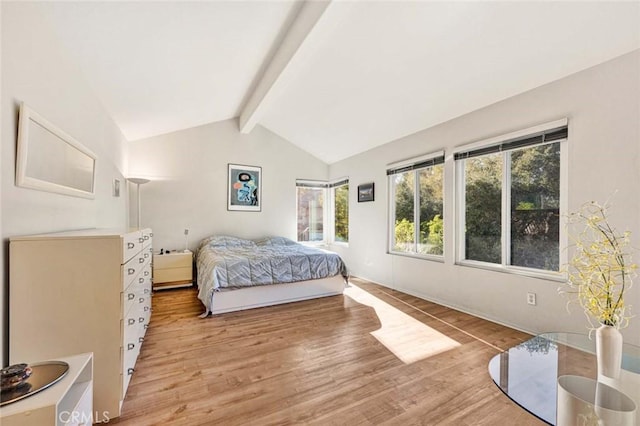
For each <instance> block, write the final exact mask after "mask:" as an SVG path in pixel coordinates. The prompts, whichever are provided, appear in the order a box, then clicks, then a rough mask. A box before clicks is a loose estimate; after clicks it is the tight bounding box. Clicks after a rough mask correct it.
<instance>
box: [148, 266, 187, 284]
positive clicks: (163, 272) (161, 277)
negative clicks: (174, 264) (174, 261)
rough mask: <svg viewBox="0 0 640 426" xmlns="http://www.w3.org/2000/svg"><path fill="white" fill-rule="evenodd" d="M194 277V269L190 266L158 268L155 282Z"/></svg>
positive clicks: (154, 278)
mask: <svg viewBox="0 0 640 426" xmlns="http://www.w3.org/2000/svg"><path fill="white" fill-rule="evenodd" d="M192 279H193V276H192V269H191V267H190V266H189V267H188V268H173V269H156V270H155V275H154V277H153V282H154V283H170V282H174V281H191V280H192Z"/></svg>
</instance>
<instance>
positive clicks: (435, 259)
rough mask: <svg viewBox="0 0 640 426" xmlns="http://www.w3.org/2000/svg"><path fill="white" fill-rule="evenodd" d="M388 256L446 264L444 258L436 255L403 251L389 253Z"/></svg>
mask: <svg viewBox="0 0 640 426" xmlns="http://www.w3.org/2000/svg"><path fill="white" fill-rule="evenodd" d="M387 254H390V255H392V256H402V257H412V258H414V259H421V260H431V261H433V262H440V263H444V256H438V255H435V254H418V253H407V252H401V251H387Z"/></svg>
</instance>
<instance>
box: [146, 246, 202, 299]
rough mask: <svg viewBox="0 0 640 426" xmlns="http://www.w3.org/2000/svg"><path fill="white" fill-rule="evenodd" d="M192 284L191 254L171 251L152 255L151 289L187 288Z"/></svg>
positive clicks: (189, 252)
mask: <svg viewBox="0 0 640 426" xmlns="http://www.w3.org/2000/svg"><path fill="white" fill-rule="evenodd" d="M192 284H193V253H192V252H191V251H172V252H170V253H168V254H167V253H165V254H154V255H153V289H154V290H162V289H167V288H178V287H189V286H191V285H192Z"/></svg>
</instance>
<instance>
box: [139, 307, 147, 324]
mask: <svg viewBox="0 0 640 426" xmlns="http://www.w3.org/2000/svg"><path fill="white" fill-rule="evenodd" d="M144 308H145V309H147V307H146V306H145V307H144ZM138 322H144V317H139V318H138Z"/></svg>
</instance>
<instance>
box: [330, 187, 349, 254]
mask: <svg viewBox="0 0 640 426" xmlns="http://www.w3.org/2000/svg"><path fill="white" fill-rule="evenodd" d="M330 186H331V187H332V195H333V241H334V242H336V243H348V242H349V181H348V180H347V181H340V182H336V183H333V184H331V185H330Z"/></svg>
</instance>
